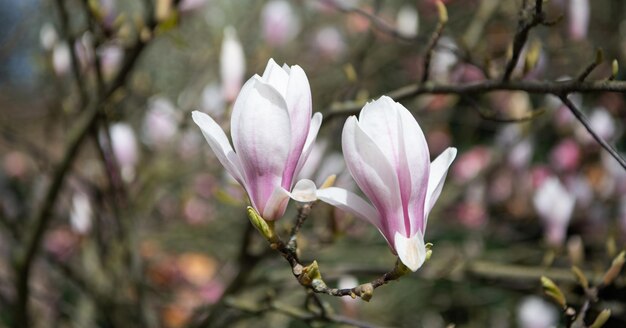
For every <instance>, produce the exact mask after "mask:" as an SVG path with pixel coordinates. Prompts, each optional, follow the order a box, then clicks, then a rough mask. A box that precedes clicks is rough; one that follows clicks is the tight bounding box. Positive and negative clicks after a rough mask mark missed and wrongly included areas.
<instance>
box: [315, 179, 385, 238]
mask: <svg viewBox="0 0 626 328" xmlns="http://www.w3.org/2000/svg"><path fill="white" fill-rule="evenodd" d="M317 198H318V199H319V200H321V201H323V202H324V203H327V204H330V205H332V206H336V207H338V208H340V209H342V210H344V211H346V212H348V213H351V214H353V215H355V216H357V217H359V218H361V219H364V220H366V221H367V222H369V223H371V224H373V225H374V226H375V227H376V228H378V229H379V230H380V218H379V216H378V212H377V211H376V209H375V208H374V206H372V205H370V204H368V203H367V202H366V201H364V200H363V198H361V197H359V196H358V195H357V194H355V193H353V192H351V191H349V190H346V189H342V188H337V187H330V188H324V189H320V190H318V191H317Z"/></svg>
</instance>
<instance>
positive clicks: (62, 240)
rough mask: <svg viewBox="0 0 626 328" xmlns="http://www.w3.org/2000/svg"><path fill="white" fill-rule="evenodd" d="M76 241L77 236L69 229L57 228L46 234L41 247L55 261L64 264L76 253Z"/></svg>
mask: <svg viewBox="0 0 626 328" xmlns="http://www.w3.org/2000/svg"><path fill="white" fill-rule="evenodd" d="M78 241H79V240H78V236H77V235H76V234H74V233H73V232H72V231H70V229H68V228H67V227H58V228H54V229H51V230H49V231H48V232H46V235H45V237H44V241H43V247H44V248H45V250H46V251H47V252H48V253H50V254H51V255H52V256H54V257H55V258H56V259H57V260H59V261H61V262H65V261H67V260H69V259H70V257H72V255H73V254H74V253H75V252H76V249H77V246H78Z"/></svg>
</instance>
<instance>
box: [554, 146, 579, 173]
mask: <svg viewBox="0 0 626 328" xmlns="http://www.w3.org/2000/svg"><path fill="white" fill-rule="evenodd" d="M580 159H581V150H580V146H579V145H578V143H577V142H576V141H574V139H571V138H567V139H564V140H562V141H561V142H559V143H558V144H557V145H556V146H554V148H552V150H551V151H550V164H551V165H552V166H553V167H554V168H556V169H557V170H559V171H573V170H576V169H577V168H578V167H579V165H580Z"/></svg>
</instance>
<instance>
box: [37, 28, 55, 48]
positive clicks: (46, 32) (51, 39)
mask: <svg viewBox="0 0 626 328" xmlns="http://www.w3.org/2000/svg"><path fill="white" fill-rule="evenodd" d="M39 41H40V42H41V47H42V48H43V49H44V50H48V51H49V50H52V48H53V47H54V45H55V44H56V43H57V42H58V41H59V36H58V34H57V31H56V29H55V28H54V26H53V25H52V24H50V23H45V24H44V25H43V26H42V27H41V30H39Z"/></svg>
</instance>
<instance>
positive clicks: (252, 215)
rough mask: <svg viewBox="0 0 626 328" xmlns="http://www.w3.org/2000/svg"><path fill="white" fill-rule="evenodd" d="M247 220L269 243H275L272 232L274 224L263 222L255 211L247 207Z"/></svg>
mask: <svg viewBox="0 0 626 328" xmlns="http://www.w3.org/2000/svg"><path fill="white" fill-rule="evenodd" d="M247 211H248V218H249V219H250V222H251V223H252V225H253V226H254V227H255V228H256V229H257V230H258V231H259V232H260V233H261V234H262V235H263V237H265V239H267V241H269V242H270V243H274V242H275V241H276V233H275V232H274V224H273V222H268V221H265V220H264V219H263V218H262V217H261V215H259V213H257V211H256V210H255V209H254V208H252V207H251V206H248V208H247Z"/></svg>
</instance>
